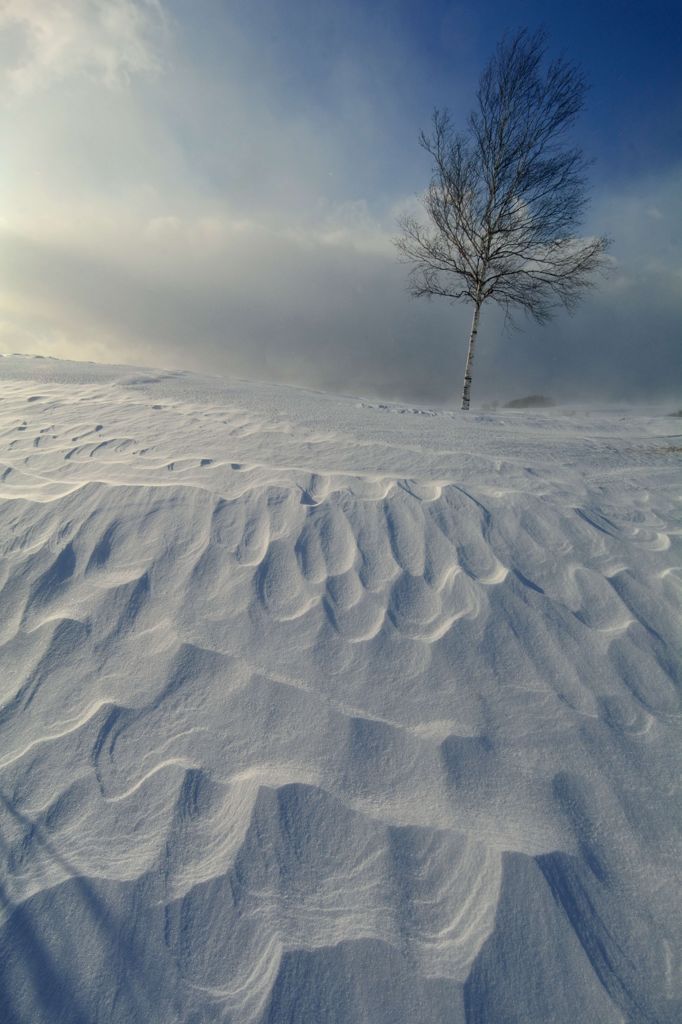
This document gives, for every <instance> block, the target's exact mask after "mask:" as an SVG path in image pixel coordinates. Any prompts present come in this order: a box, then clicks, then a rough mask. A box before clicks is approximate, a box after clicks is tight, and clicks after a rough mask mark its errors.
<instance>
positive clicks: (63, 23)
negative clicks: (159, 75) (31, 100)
mask: <svg viewBox="0 0 682 1024" xmlns="http://www.w3.org/2000/svg"><path fill="white" fill-rule="evenodd" d="M164 24H165V22H164V16H163V11H162V8H161V6H160V4H159V2H158V0H4V3H3V5H2V8H0V33H3V34H12V41H13V42H14V43H15V44H17V43H18V44H19V45H15V47H13V49H14V51H15V53H14V60H13V62H7V64H6V66H5V69H4V77H5V83H6V86H8V87H9V89H10V90H11V91H12V92H14V93H15V94H19V95H26V94H30V93H33V92H35V91H38V90H41V89H45V88H47V87H48V86H49V85H51V84H52V83H54V82H55V81H59V80H62V79H65V78H68V77H70V76H73V75H84V76H87V77H88V78H90V79H95V80H97V81H101V82H103V83H104V84H105V85H106V86H108V87H110V88H116V87H119V86H121V85H122V84H123V83H125V82H126V81H128V80H129V79H130V78H131V77H132V76H134V75H138V74H151V73H156V72H158V71H159V70H160V67H161V60H160V56H159V49H158V46H157V38H158V36H159V34H160V33H161V32H162V31H163V29H164Z"/></svg>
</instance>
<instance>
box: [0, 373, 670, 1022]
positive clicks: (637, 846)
mask: <svg viewBox="0 0 682 1024" xmlns="http://www.w3.org/2000/svg"><path fill="white" fill-rule="evenodd" d="M0 378H2V388H3V393H4V397H3V412H2V421H1V430H0V437H1V441H2V448H1V452H0V458H1V460H2V466H1V467H0V508H1V510H2V515H1V518H0V551H1V552H2V569H1V572H2V576H1V578H0V584H1V586H2V591H1V605H0V607H1V608H2V616H1V617H0V669H1V671H0V848H1V850H2V863H3V869H2V876H1V877H0V887H1V889H0V891H1V892H2V901H1V903H0V919H1V922H2V923H1V926H0V928H1V930H0V1008H1V1009H2V1018H3V1020H5V1021H8V1022H19V1021H27V1020H31V1021H34V1022H40V1021H44V1022H48V1021H50V1022H53V1021H58V1020H60V1021H61V1020H63V1021H67V1020H68V1021H70V1022H71V1021H73V1022H77V1024H86V1022H88V1024H92V1022H97V1021H102V1022H104V1021H107V1022H118V1021H120V1022H124V1021H125V1022H130V1021H145V1022H157V1021H158V1022H159V1024H162V1022H163V1024H168V1022H171V1021H182V1022H199V1021H201V1022H213V1021H216V1022H217V1021H221V1022H231V1024H251V1022H253V1024H266V1022H270V1024H279V1022H284V1021H292V1022H293V1021H296V1022H303V1024H313V1022H319V1021H333V1022H338V1024H341V1022H344V1024H355V1022H360V1021H367V1022H372V1024H381V1022H384V1021H385V1022H387V1024H388V1022H389V1021H390V1022H395V1021H405V1022H408V1021H409V1022H410V1024H415V1022H423V1024H427V1022H428V1024H435V1022H443V1024H445V1022H454V1024H459V1022H462V1024H463V1022H467V1024H471V1022H481V1024H482V1022H492V1021H502V1020H512V1019H513V1020H515V1021H519V1022H526V1021H528V1022H531V1021H532V1022H537V1024H540V1022H546V1021H549V1020H552V1021H556V1022H564V1021H566V1022H571V1024H573V1022H574V1021H576V1020H585V1021H588V1020H590V1021H597V1020H598V1021H600V1022H605V1024H609V1022H614V1024H615V1022H618V1021H633V1022H649V1021H650V1022H652V1024H653V1022H658V1024H660V1022H670V1024H672V1022H673V1021H677V1020H679V1019H680V1015H681V1014H682V969H681V967H680V960H679V950H680V949H682V934H681V932H680V923H681V921H682V915H681V914H680V905H679V893H680V891H682V887H681V885H680V881H681V880H680V858H679V828H678V826H679V820H680V814H679V811H680V800H679V793H680V787H679V768H680V756H679V726H680V703H679V685H680V656H679V652H680V640H681V629H680V623H681V622H682V617H681V616H680V577H681V575H682V573H681V571H680V568H679V564H680V560H679V544H680V532H681V525H680V522H681V520H680V507H681V506H680V496H679V482H680V473H679V461H678V460H679V455H678V454H677V453H676V451H675V448H676V445H675V443H674V441H673V439H671V438H670V437H669V436H668V434H669V433H670V431H669V430H668V432H667V433H666V429H665V422H664V421H663V420H661V419H660V418H655V417H646V418H645V417H641V418H639V419H637V420H636V421H632V420H628V419H624V418H622V417H620V416H618V415H616V414H613V413H610V414H607V413H605V414H602V415H600V416H597V415H595V416H588V415H587V414H581V415H579V416H578V417H577V418H576V417H575V416H574V417H570V416H567V415H565V414H564V413H561V412H554V411H552V412H551V413H548V414H542V415H540V414H534V415H532V416H523V417H520V416H517V415H516V414H510V415H508V416H507V415H489V416H478V417H477V416H474V415H472V416H471V417H470V419H467V418H464V417H461V416H457V415H453V414H449V413H445V412H435V413H434V414H433V415H431V416H428V417H426V416H416V415H415V413H416V412H417V411H418V410H411V409H403V408H401V407H399V406H390V405H378V404H372V403H369V402H359V401H358V400H354V399H343V398H332V397H327V396H323V395H319V394H316V393H311V392H303V391H296V390H292V389H286V388H279V389H278V388H276V387H274V386H266V385H262V386H261V385H250V384H234V385H227V384H225V385H223V384H220V382H217V381H215V380H213V381H212V380H210V379H204V378H198V377H195V376H193V375H189V374H163V373H153V372H151V371H150V372H149V373H147V372H144V373H143V372H141V371H139V372H138V371H132V370H129V369H128V370H121V369H112V368H100V367H94V366H88V365H86V364H68V363H63V364H60V363H56V362H54V361H50V360H44V361H43V360H41V361H37V360H29V359H20V358H14V359H7V360H4V361H3V362H2V364H0ZM397 413H402V414H403V415H394V414H397Z"/></svg>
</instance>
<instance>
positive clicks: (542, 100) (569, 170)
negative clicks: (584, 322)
mask: <svg viewBox="0 0 682 1024" xmlns="http://www.w3.org/2000/svg"><path fill="white" fill-rule="evenodd" d="M545 53H546V39H545V34H544V33H543V32H536V33H534V34H530V33H529V32H528V31H527V30H525V29H524V30H522V31H519V32H517V33H516V35H514V36H513V37H511V38H505V39H503V40H502V42H500V43H499V44H498V46H497V49H496V52H495V54H494V55H493V57H492V59H491V60H490V62H489V64H488V66H487V67H486V69H485V71H484V72H483V74H482V76H481V80H480V83H479V87H478V93H477V97H476V98H477V105H476V108H475V109H474V110H473V111H472V113H471V114H470V115H469V119H468V123H467V130H466V131H465V132H464V133H459V132H456V131H455V130H454V129H453V127H452V124H451V121H450V117H449V115H448V113H447V111H438V110H436V111H434V114H433V124H432V131H431V134H430V135H427V134H425V133H422V135H421V136H420V144H421V146H422V147H423V148H424V149H425V150H426V152H427V153H429V154H430V155H431V157H432V158H433V171H432V178H431V183H430V185H429V187H428V189H427V190H426V192H425V194H424V196H423V204H424V208H425V211H426V214H427V216H428V223H427V224H425V223H423V221H422V220H420V219H418V218H415V217H410V216H407V217H403V218H402V219H401V220H400V221H399V226H400V228H401V230H402V236H401V237H400V238H398V239H397V240H396V245H397V247H398V250H399V252H400V254H401V258H402V259H403V261H404V262H408V263H411V264H412V269H411V271H410V290H411V292H412V294H413V295H415V296H422V295H426V296H432V295H443V296H445V297H446V298H449V299H452V300H456V299H464V300H466V301H468V302H471V303H473V307H474V313H473V320H472V324H471V334H470V336H469V348H468V353H467V361H466V370H465V374H464V389H463V393H462V409H468V408H469V402H470V395H471V375H472V365H473V359H474V348H475V345H476V335H477V333H478V323H479V318H480V313H481V306H482V305H483V303H484V302H485V301H486V300H487V299H493V300H494V301H496V302H497V303H499V304H500V305H501V306H502V307H503V308H504V310H505V313H506V314H507V316H510V315H511V313H512V311H514V310H516V309H521V310H522V311H524V312H525V313H526V314H527V315H528V316H530V317H532V318H533V319H534V320H536V321H537V322H539V323H544V322H545V321H547V320H548V319H550V317H551V316H552V315H553V313H554V312H555V310H556V309H557V308H558V307H560V306H563V307H564V308H565V309H567V310H568V311H569V312H570V311H572V310H573V308H574V307H575V305H576V303H577V301H578V299H579V298H580V295H581V293H582V292H583V291H584V289H585V288H587V287H589V286H590V285H591V284H592V283H593V275H594V273H595V271H599V270H602V269H604V268H605V265H606V259H605V253H606V249H607V246H608V244H609V240H608V239H607V238H603V237H602V238H579V237H577V236H576V234H575V233H574V232H575V228H576V226H577V225H578V224H579V223H580V219H581V215H582V213H583V211H584V208H585V205H586V202H587V200H586V195H585V193H586V178H585V170H586V167H587V161H586V160H585V158H584V156H583V153H582V151H581V150H580V149H577V148H572V147H568V146H567V145H566V142H565V135H566V130H567V128H569V127H570V125H571V124H572V123H573V122H574V121H575V118H576V116H577V115H578V113H579V111H580V110H581V109H582V107H583V104H584V98H585V90H586V84H585V80H584V78H583V76H582V74H581V72H580V71H579V70H578V69H577V68H576V67H575V66H574V65H572V64H569V63H567V62H566V61H565V60H563V59H558V60H555V61H552V62H551V63H547V62H546V60H545Z"/></svg>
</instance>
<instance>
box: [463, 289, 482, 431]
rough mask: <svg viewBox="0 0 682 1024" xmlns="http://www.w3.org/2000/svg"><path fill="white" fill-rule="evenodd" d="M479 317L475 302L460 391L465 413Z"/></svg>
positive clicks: (477, 306)
mask: <svg viewBox="0 0 682 1024" xmlns="http://www.w3.org/2000/svg"><path fill="white" fill-rule="evenodd" d="M480 315H481V303H480V302H477V303H476V306H475V308H474V318H473V320H472V321H471V334H470V335H469V351H468V352H467V365H466V369H465V371H464V390H463V391H462V409H463V410H464V411H465V412H466V411H467V409H468V408H469V401H470V396H471V367H472V365H473V362H474V348H475V347H476V335H477V334H478V318H479V317H480Z"/></svg>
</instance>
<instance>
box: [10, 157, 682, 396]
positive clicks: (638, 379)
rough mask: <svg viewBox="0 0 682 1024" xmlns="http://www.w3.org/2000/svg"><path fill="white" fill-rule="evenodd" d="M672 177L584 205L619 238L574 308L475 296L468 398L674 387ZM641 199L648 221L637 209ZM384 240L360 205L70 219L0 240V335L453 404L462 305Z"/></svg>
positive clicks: (678, 263) (676, 298) (114, 356)
mask: <svg viewBox="0 0 682 1024" xmlns="http://www.w3.org/2000/svg"><path fill="white" fill-rule="evenodd" d="M677 181H679V177H676V179H675V180H668V179H665V180H663V181H659V182H653V181H651V182H647V183H643V184H641V186H640V187H639V188H638V189H636V190H635V191H634V193H633V194H628V195H621V196H619V197H612V198H610V199H609V200H607V201H603V202H602V203H600V204H597V205H596V206H595V213H594V217H593V223H592V224H591V227H593V228H594V229H595V230H602V228H603V222H608V224H609V226H610V227H611V229H612V231H613V232H614V234H615V235H616V237H617V240H618V241H617V245H616V247H615V250H614V254H615V257H616V268H615V270H614V273H613V275H612V276H611V277H610V278H609V279H608V280H607V281H605V282H602V283H601V284H600V285H599V286H598V287H597V288H596V289H595V290H594V292H592V293H590V294H589V295H588V296H587V298H586V301H585V302H584V304H583V306H582V307H581V308H580V310H579V312H578V313H577V315H576V316H575V317H573V318H570V317H568V316H565V315H560V316H558V317H557V318H556V319H555V320H554V321H553V322H551V323H550V324H548V325H546V326H543V327H541V328H538V327H537V326H535V325H528V327H527V329H526V330H523V331H515V332H508V331H505V330H504V324H503V320H502V318H501V316H500V315H499V313H498V312H496V310H495V308H494V307H492V306H490V305H488V306H486V307H485V309H484V314H483V318H482V323H481V331H480V335H479V347H478V353H477V360H476V376H475V393H476V398H478V399H492V398H497V399H502V400H504V399H507V398H511V397H515V396H518V395H519V394H524V393H529V392H532V391H542V392H545V393H549V394H551V395H553V396H554V397H556V398H558V399H566V400H575V399H577V398H581V397H582V398H595V397H597V398H598V397H608V398H613V399H625V398H633V397H641V398H646V397H656V396H658V397H665V396H667V395H671V394H672V393H673V391H674V388H675V383H676V381H675V371H674V367H675V366H676V364H677V361H678V355H679V353H678V352H677V349H678V345H679V340H678V326H679V322H680V319H681V317H682V301H681V299H680V292H681V290H680V287H679V283H680V280H681V275H680V271H681V268H682V250H681V248H680V246H679V242H677V243H676V242H675V240H674V238H668V235H667V234H666V232H669V225H670V223H671V220H670V218H671V217H673V216H674V209H675V207H674V204H675V203H676V201H677V199H676V197H677V194H678V190H677ZM652 203H655V204H656V207H657V208H660V209H661V210H662V211H663V212H664V217H663V218H662V219H660V220H652V218H651V217H650V216H649V215H648V212H647V211H648V209H649V208H650V207H651V205H652ZM398 205H400V204H398ZM645 225H648V230H649V232H650V234H649V235H648V236H647V235H645V234H644V233H643V232H644V226H645ZM391 234H392V222H391V220H390V217H389V218H387V219H386V220H385V221H381V220H379V219H376V218H374V217H372V215H371V212H370V211H369V209H368V207H367V206H366V205H364V204H359V205H357V204H351V206H350V207H349V206H348V205H343V204H342V205H341V206H339V208H338V209H337V210H334V209H333V208H329V209H328V210H327V212H326V214H325V216H323V217H321V218H320V220H319V222H318V223H317V224H315V225H310V226H307V227H304V226H302V225H300V224H292V225H290V226H281V227H274V226H272V225H271V224H269V223H268V220H267V217H266V218H264V219H262V220H257V219H254V218H246V217H240V216H237V215H235V214H234V213H232V212H230V211H229V210H228V209H226V208H217V207H216V208H213V209H211V210H209V209H200V210H197V211H196V213H195V214H194V215H192V216H190V215H187V214H186V213H181V212H180V213H178V212H172V213H171V212H169V213H167V214H165V215H161V216H157V215H154V216H149V217H147V218H143V217H140V218H139V219H135V218H128V219H127V220H126V219H125V218H119V219H116V218H114V217H109V218H107V219H99V220H95V219H93V220H91V221H89V222H84V221H83V220H81V221H80V224H79V232H78V233H76V234H74V233H73V232H72V231H66V230H65V231H64V232H63V233H62V234H59V233H58V232H52V233H51V234H50V236H49V237H38V236H36V235H34V236H33V237H28V236H27V235H25V234H24V235H22V234H16V233H15V234H12V233H11V232H10V233H9V234H8V233H6V234H5V238H4V248H5V251H6V261H5V262H6V266H7V268H8V269H7V272H6V275H5V277H6V280H5V286H6V290H7V292H8V294H9V295H11V296H12V302H11V304H10V305H9V306H7V307H6V309H5V323H4V325H0V346H2V347H4V348H5V349H8V348H15V347H16V345H17V344H20V345H24V344H28V345H29V347H30V348H31V349H32V350H33V351H43V352H45V351H50V352H54V353H55V354H57V353H61V354H63V355H67V356H69V357H72V358H92V359H104V360H108V361H121V362H126V361H128V362H134V363H143V364H147V365H163V366H173V367H185V368H190V369H203V370H208V371H213V372H218V373H226V374H236V375H239V376H246V377H255V378H258V377H260V378H263V377H265V378H269V379H279V380H285V381H288V382H292V383H303V384H308V385H310V386H318V387H326V388H331V389H334V390H340V391H346V392H356V393H358V392H359V393H365V394H379V395H384V396H385V397H396V398H404V399H407V400H414V401H425V402H449V401H454V400H455V399H456V395H457V393H458V391H459V387H460V377H461V375H462V372H463V370H462V367H463V362H464V355H465V348H466V339H467V333H468V327H469V317H470V311H469V310H468V308H467V307H466V306H464V305H462V304H456V305H453V306H451V305H448V304H447V303H441V302H438V301H434V302H432V303H429V302H417V301H414V300H412V299H410V297H409V296H408V294H407V292H406V290H405V268H404V267H403V266H401V265H399V264H397V263H396V260H395V254H394V252H393V249H392V247H391V244H390V235H391ZM666 239H667V241H666ZM643 245H644V246H645V247H646V253H647V255H644V254H643V251H642V248H641V247H642V246H643ZM652 252H657V253H659V254H660V256H659V257H657V258H656V259H653V258H652V256H651V253H652ZM659 264H660V265H659ZM22 330H23V331H24V332H25V333H24V336H23V338H22V337H21V334H20V332H21V331H22ZM31 338H33V339H34V340H33V342H31Z"/></svg>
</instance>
